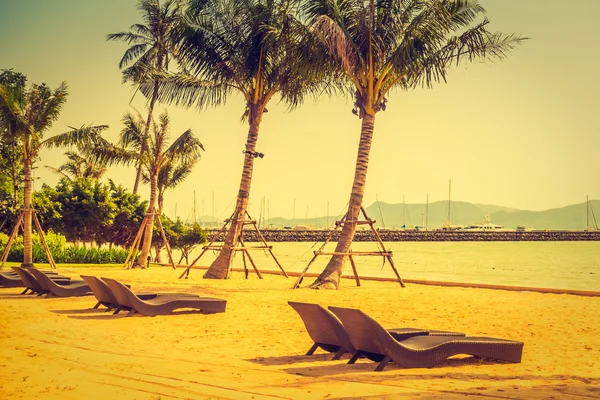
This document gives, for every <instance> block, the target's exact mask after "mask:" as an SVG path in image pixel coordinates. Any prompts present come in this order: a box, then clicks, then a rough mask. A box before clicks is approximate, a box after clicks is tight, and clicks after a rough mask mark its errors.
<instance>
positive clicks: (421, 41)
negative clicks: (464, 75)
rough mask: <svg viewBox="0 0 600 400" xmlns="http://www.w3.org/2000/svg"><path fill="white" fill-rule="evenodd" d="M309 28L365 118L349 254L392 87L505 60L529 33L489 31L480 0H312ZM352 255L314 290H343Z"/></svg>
mask: <svg viewBox="0 0 600 400" xmlns="http://www.w3.org/2000/svg"><path fill="white" fill-rule="evenodd" d="M303 12H304V13H305V14H306V15H307V16H308V18H309V19H310V20H311V30H312V32H313V33H314V34H315V35H316V36H317V37H318V38H319V39H320V41H321V42H322V43H323V44H324V45H325V46H326V48H327V53H328V54H329V56H330V57H331V59H333V60H335V62H336V63H337V66H338V71H339V73H340V76H342V77H343V81H342V82H341V83H342V85H343V86H345V88H346V90H347V93H348V94H349V95H350V96H352V97H353V98H354V108H353V110H352V112H353V113H354V114H356V115H358V116H359V118H361V119H362V128H361V136H360V142H359V150H358V157H357V163H356V170H355V177H354V183H353V185H352V192H351V196H350V202H349V206H348V213H347V215H346V218H347V220H348V222H347V223H345V224H344V226H343V229H342V232H341V234H340V239H339V241H338V244H337V247H336V250H335V252H336V253H347V252H348V251H349V250H350V245H351V243H352V240H353V238H354V233H355V231H356V220H357V219H358V215H359V211H360V207H361V205H362V200H363V195H364V190H365V183H366V175H367V167H368V162H369V152H370V148H371V141H372V137H373V129H374V122H375V115H376V113H377V112H379V111H382V110H385V109H386V103H387V97H388V95H389V92H390V91H391V90H393V89H403V90H409V89H413V88H415V87H418V86H425V87H431V86H432V85H433V84H434V83H437V82H440V81H444V82H445V81H446V73H447V69H448V68H449V67H450V66H452V65H456V64H458V63H460V62H461V61H473V60H479V59H499V58H504V57H505V56H506V54H507V52H508V51H509V50H511V49H513V48H514V47H515V46H516V45H518V44H519V43H520V42H521V41H522V40H524V39H523V38H520V37H517V36H515V35H513V34H503V33H494V32H490V31H488V30H487V26H488V25H489V20H488V19H486V18H484V17H483V15H484V13H485V10H484V9H483V7H482V6H481V5H480V4H479V2H478V1H477V0H377V1H376V0H369V1H363V0H307V1H305V2H304V6H303ZM346 259H347V256H345V255H334V256H332V258H331V259H330V261H329V263H328V264H327V266H326V267H325V270H324V271H323V272H322V274H321V275H320V276H319V277H318V278H317V280H316V281H315V282H314V283H313V284H312V285H311V287H312V288H335V289H337V288H338V287H339V281H340V276H341V274H342V270H343V267H344V264H345V261H346Z"/></svg>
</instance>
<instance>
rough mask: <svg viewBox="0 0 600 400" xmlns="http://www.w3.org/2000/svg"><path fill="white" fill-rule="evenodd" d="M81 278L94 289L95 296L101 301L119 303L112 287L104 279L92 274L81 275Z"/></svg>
mask: <svg viewBox="0 0 600 400" xmlns="http://www.w3.org/2000/svg"><path fill="white" fill-rule="evenodd" d="M80 276H81V279H83V280H84V281H85V282H86V283H87V284H88V285H89V286H90V288H91V289H92V292H93V293H94V296H95V297H96V299H97V300H98V301H99V302H101V303H107V304H118V301H117V299H116V298H115V296H114V295H113V292H112V290H110V287H109V286H108V285H107V284H106V282H104V281H103V280H101V279H99V278H97V277H95V276H90V275H80Z"/></svg>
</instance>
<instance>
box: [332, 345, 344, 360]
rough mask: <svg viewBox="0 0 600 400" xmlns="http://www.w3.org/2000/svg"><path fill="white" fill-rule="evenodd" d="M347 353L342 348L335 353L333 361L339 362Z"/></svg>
mask: <svg viewBox="0 0 600 400" xmlns="http://www.w3.org/2000/svg"><path fill="white" fill-rule="evenodd" d="M345 352H346V349H345V348H343V347H340V348H339V349H338V351H336V352H335V354H334V355H333V358H332V359H331V360H332V361H333V360H339V359H340V358H342V356H343V355H344V353H345Z"/></svg>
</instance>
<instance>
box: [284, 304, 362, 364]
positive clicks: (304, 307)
mask: <svg viewBox="0 0 600 400" xmlns="http://www.w3.org/2000/svg"><path fill="white" fill-rule="evenodd" d="M288 304H289V305H290V306H291V307H292V308H293V309H294V310H296V312H297V313H298V315H300V318H302V322H304V326H305V327H306V331H307V332H308V335H309V336H310V338H311V339H312V340H313V342H314V343H313V345H312V346H311V348H310V349H309V350H308V352H307V353H306V355H307V356H310V355H312V354H314V352H315V350H317V349H318V348H319V347H320V348H321V349H323V350H325V351H327V352H329V353H335V354H334V355H333V358H332V360H338V359H339V358H340V357H341V356H342V355H343V354H344V353H350V354H354V353H355V352H356V350H355V349H354V347H353V346H352V343H351V342H350V339H349V338H348V334H347V333H346V331H345V330H344V326H343V325H342V323H341V322H340V320H339V319H338V318H337V317H336V316H335V315H333V313H332V312H331V311H329V310H328V309H326V308H325V307H322V306H320V305H318V304H312V303H298V302H295V301H288Z"/></svg>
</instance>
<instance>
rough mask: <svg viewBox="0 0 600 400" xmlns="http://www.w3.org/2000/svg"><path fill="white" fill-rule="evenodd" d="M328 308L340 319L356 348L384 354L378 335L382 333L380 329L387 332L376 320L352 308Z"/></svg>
mask: <svg viewBox="0 0 600 400" xmlns="http://www.w3.org/2000/svg"><path fill="white" fill-rule="evenodd" d="M329 309H330V310H331V312H333V313H334V314H335V315H336V316H337V317H338V318H339V319H340V321H342V324H343V325H344V328H345V329H346V333H347V334H348V337H349V338H350V342H352V345H353V346H354V347H355V348H356V349H357V350H360V351H366V352H369V353H375V354H384V351H383V349H382V348H381V345H380V341H379V338H378V336H379V335H381V334H382V332H381V331H383V332H385V333H386V334H388V333H387V331H386V330H385V328H383V327H382V326H381V325H379V323H377V321H375V320H374V319H373V318H371V317H369V316H368V315H367V314H365V313H364V312H362V311H361V310H357V309H354V308H342V307H329ZM388 335H389V334H388Z"/></svg>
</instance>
